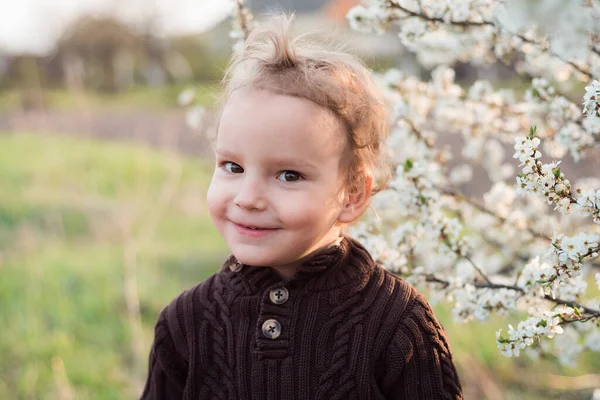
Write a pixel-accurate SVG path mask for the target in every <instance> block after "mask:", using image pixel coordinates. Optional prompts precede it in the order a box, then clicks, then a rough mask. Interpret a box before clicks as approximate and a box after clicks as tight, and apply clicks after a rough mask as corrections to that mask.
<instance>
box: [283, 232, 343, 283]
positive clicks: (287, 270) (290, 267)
mask: <svg viewBox="0 0 600 400" xmlns="http://www.w3.org/2000/svg"><path fill="white" fill-rule="evenodd" d="M342 238H343V237H342V236H339V235H338V236H337V237H336V238H335V239H332V240H327V241H326V242H325V243H326V244H324V245H322V246H318V247H315V248H314V249H313V250H312V251H310V252H309V253H308V254H306V255H305V256H303V257H301V258H300V259H298V260H296V261H294V262H293V263H290V264H285V265H277V266H272V267H271V268H273V270H274V271H275V272H276V273H277V274H278V275H279V276H280V277H281V278H282V279H284V280H288V279H290V278H292V277H293V276H294V275H295V274H296V272H297V271H298V268H299V267H300V265H302V262H304V261H305V260H306V259H308V258H310V257H311V256H312V255H313V254H315V253H317V252H319V251H321V250H323V249H325V248H327V247H329V246H334V245H338V244H339V243H340V241H341V240H342Z"/></svg>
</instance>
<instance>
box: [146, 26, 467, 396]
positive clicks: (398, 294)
mask: <svg viewBox="0 0 600 400" xmlns="http://www.w3.org/2000/svg"><path fill="white" fill-rule="evenodd" d="M289 29H290V20H289V19H288V18H287V17H285V16H277V17H273V18H271V19H270V20H269V21H267V22H266V23H264V24H263V25H261V26H259V27H258V28H256V29H255V30H254V31H253V32H252V33H251V35H250V37H249V38H248V40H247V41H246V43H245V46H244V48H243V49H242V50H241V51H240V53H238V54H237V55H236V56H234V58H233V60H232V62H231V64H230V67H229V69H228V70H227V73H226V80H225V83H226V85H225V93H224V102H223V108H222V113H221V115H220V120H219V127H218V131H217V138H216V167H215V172H214V176H213V178H212V182H211V185H210V188H209V190H208V195H207V204H208V208H209V211H210V214H211V217H212V219H213V221H214V223H215V225H216V227H217V228H218V230H219V232H220V233H221V235H223V237H224V238H225V240H226V242H227V244H228V246H229V248H230V249H231V253H232V255H231V256H230V257H229V258H228V260H227V261H226V262H225V264H224V265H223V267H222V268H221V269H220V270H219V271H218V272H217V273H215V274H214V275H212V276H211V277H210V278H208V279H207V280H206V281H204V282H202V283H200V284H198V285H196V286H195V287H193V288H191V289H189V290H187V291H186V292H184V293H182V294H181V295H180V296H178V297H177V298H176V299H175V300H173V301H172V302H171V304H169V305H168V306H167V307H166V308H165V309H164V310H163V311H162V312H161V314H160V316H159V318H158V322H157V324H156V330H155V339H154V343H153V346H152V350H151V353H150V365H149V376H148V380H147V383H146V387H145V389H144V392H143V394H142V399H260V400H263V399H296V398H297V399H307V400H308V399H310V400H313V399H327V400H331V399H460V398H462V392H461V387H460V382H459V378H458V376H457V373H456V369H455V367H454V364H453V360H452V355H451V352H450V348H449V346H448V341H447V339H446V336H445V333H444V331H443V329H442V327H441V326H440V324H439V323H438V322H437V320H436V318H435V316H434V314H433V312H432V310H431V308H430V306H429V305H428V303H427V301H426V300H425V299H424V298H423V296H421V295H420V294H419V293H418V292H417V291H416V290H415V289H414V288H413V287H411V286H410V285H408V284H407V283H406V282H405V281H403V280H402V279H400V278H398V277H396V276H394V275H393V274H391V273H389V272H387V271H386V270H385V269H383V268H382V267H380V266H379V265H377V264H376V263H375V262H374V261H373V259H372V258H371V257H370V255H369V253H368V252H367V251H366V250H365V248H364V247H362V246H361V244H360V243H358V242H357V241H355V240H353V239H351V238H349V237H347V236H344V235H343V228H344V227H345V226H347V225H348V224H350V223H351V222H353V221H355V220H356V219H358V218H359V217H360V216H361V215H362V213H363V212H364V210H365V209H366V207H367V206H368V204H369V199H370V197H371V195H372V194H374V193H375V192H377V191H379V190H380V189H381V188H382V187H383V186H384V185H385V181H386V179H385V173H382V172H381V171H385V164H384V163H383V162H382V161H381V159H382V150H383V149H382V146H383V145H384V140H385V137H386V134H387V115H386V107H385V105H384V104H383V102H382V100H381V98H380V95H379V93H378V91H377V90H376V88H375V85H374V84H373V82H372V80H371V78H370V75H369V71H368V70H366V68H364V67H363V66H362V64H361V63H360V62H358V61H357V60H356V59H355V58H354V57H352V56H350V55H348V54H345V53H341V52H335V51H328V50H325V49H323V48H322V47H319V46H317V45H315V44H311V43H308V42H303V41H300V40H298V39H292V38H291V37H290V34H289Z"/></svg>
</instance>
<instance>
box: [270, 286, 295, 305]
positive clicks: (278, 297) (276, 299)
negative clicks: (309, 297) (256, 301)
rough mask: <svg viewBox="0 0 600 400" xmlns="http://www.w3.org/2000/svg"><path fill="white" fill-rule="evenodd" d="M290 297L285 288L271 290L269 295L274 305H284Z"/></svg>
mask: <svg viewBox="0 0 600 400" xmlns="http://www.w3.org/2000/svg"><path fill="white" fill-rule="evenodd" d="M289 297H290V293H289V292H288V290H287V289H286V288H284V287H281V288H275V289H273V290H271V293H269V299H271V303H273V304H283V303H285V302H286V301H287V299H288V298H289Z"/></svg>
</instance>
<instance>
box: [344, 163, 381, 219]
mask: <svg viewBox="0 0 600 400" xmlns="http://www.w3.org/2000/svg"><path fill="white" fill-rule="evenodd" d="M358 189H359V190H357V191H356V192H355V193H351V194H348V195H346V196H345V199H344V201H345V204H344V208H343V209H342V212H341V213H340V215H339V217H338V222H341V223H343V224H349V223H351V222H354V221H356V220H357V219H358V218H360V216H361V215H362V214H363V212H364V211H365V209H366V208H367V207H368V205H369V200H370V199H371V192H372V191H373V177H372V176H371V175H367V176H366V177H365V179H364V181H363V184H362V187H361V188H358Z"/></svg>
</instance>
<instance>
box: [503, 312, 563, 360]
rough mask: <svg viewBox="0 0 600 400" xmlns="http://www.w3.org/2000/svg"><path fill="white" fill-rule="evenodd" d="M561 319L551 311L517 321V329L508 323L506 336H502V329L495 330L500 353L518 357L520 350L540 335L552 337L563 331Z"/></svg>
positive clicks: (532, 342) (539, 337)
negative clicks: (540, 315)
mask: <svg viewBox="0 0 600 400" xmlns="http://www.w3.org/2000/svg"><path fill="white" fill-rule="evenodd" d="M560 323H561V319H560V318H559V317H558V316H555V313H554V312H552V311H549V312H546V313H545V314H544V316H542V317H531V318H528V319H526V320H525V321H521V322H519V324H518V325H517V329H515V328H513V326H512V325H510V324H509V325H508V331H507V335H508V336H507V337H505V336H502V329H500V330H498V331H497V332H496V342H497V345H498V348H499V349H500V352H501V353H502V355H504V356H506V357H512V356H515V357H518V356H519V353H520V352H521V350H523V349H524V348H525V347H527V346H531V345H532V344H534V343H535V342H536V341H539V340H540V339H541V337H542V336H546V337H548V338H553V337H554V335H557V334H561V333H563V328H562V327H561V326H560Z"/></svg>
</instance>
